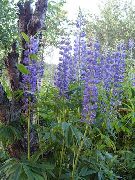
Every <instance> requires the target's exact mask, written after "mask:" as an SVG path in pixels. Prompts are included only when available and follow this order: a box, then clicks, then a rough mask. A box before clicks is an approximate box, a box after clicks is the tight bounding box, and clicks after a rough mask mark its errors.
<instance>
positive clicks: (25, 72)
mask: <svg viewBox="0 0 135 180" xmlns="http://www.w3.org/2000/svg"><path fill="white" fill-rule="evenodd" d="M17 68H18V70H19V71H20V72H21V73H23V74H29V73H30V72H29V70H28V69H27V68H26V67H25V66H24V65H23V64H18V65H17Z"/></svg>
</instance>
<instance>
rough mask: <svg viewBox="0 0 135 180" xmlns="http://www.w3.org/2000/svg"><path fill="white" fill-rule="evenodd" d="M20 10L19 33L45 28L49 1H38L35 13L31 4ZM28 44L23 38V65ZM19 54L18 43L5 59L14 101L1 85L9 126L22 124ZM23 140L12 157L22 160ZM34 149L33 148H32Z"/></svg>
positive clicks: (0, 109) (1, 113)
mask: <svg viewBox="0 0 135 180" xmlns="http://www.w3.org/2000/svg"><path fill="white" fill-rule="evenodd" d="M18 8H19V13H18V16H19V22H18V29H19V32H20V33H21V32H24V33H25V34H27V35H28V36H29V37H31V36H34V35H35V34H37V32H38V31H40V30H42V29H43V28H44V26H45V25H44V22H45V17H46V11H47V0H37V2H36V4H35V11H34V12H33V10H32V8H31V2H30V0H29V1H26V2H25V3H18ZM27 48H28V47H27V43H26V42H25V40H24V39H23V38H22V49H23V50H22V53H21V60H20V63H22V64H24V63H23V59H24V51H25V49H27ZM18 57H19V54H18V53H17V47H16V43H15V42H14V43H13V45H12V50H11V52H10V53H8V55H7V57H6V58H5V66H6V69H7V71H8V76H9V80H10V85H11V90H12V100H11V101H9V99H8V98H7V95H6V93H5V92H4V89H3V87H2V84H1V83H0V97H1V98H0V122H1V123H3V124H7V125H8V124H9V123H10V122H13V121H16V122H18V123H20V119H21V116H22V115H23V111H22V106H23V102H22V97H19V98H18V92H20V91H22V90H23V82H22V73H21V72H19V70H18V69H17V64H18ZM24 65H25V64H24ZM22 131H23V133H24V136H27V135H26V133H27V131H26V125H22ZM22 143H23V140H19V141H17V142H15V143H14V144H11V145H10V146H9V147H8V152H9V154H10V156H11V157H16V158H20V156H21V155H22V154H23V153H25V151H26V150H25V148H24V146H23V144H22ZM31 148H32V147H31Z"/></svg>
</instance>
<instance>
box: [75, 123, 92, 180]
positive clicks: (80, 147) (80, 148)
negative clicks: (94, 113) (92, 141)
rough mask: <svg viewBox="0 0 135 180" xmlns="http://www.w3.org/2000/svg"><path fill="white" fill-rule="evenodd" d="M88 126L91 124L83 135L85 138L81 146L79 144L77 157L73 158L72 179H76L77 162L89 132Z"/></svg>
mask: <svg viewBox="0 0 135 180" xmlns="http://www.w3.org/2000/svg"><path fill="white" fill-rule="evenodd" d="M88 127H89V126H88V125H86V128H85V132H84V135H83V139H82V140H81V144H80V146H79V149H78V152H77V155H76V158H75V160H73V171H72V180H74V174H75V171H76V167H77V163H78V160H79V156H80V153H81V150H82V147H83V145H84V139H85V137H86V135H87V132H88Z"/></svg>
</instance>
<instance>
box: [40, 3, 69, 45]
mask: <svg viewBox="0 0 135 180" xmlns="http://www.w3.org/2000/svg"><path fill="white" fill-rule="evenodd" d="M64 4H65V1H64V0H59V1H57V2H55V1H51V0H50V1H49V2H48V11H47V17H46V28H47V29H46V31H44V32H43V36H44V38H45V45H46V46H47V45H53V46H57V44H58V40H59V37H61V36H63V35H65V33H66V29H67V26H66V25H68V20H67V12H66V11H65V10H64V8H63V6H64Z"/></svg>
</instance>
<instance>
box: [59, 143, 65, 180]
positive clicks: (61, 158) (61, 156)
mask: <svg viewBox="0 0 135 180" xmlns="http://www.w3.org/2000/svg"><path fill="white" fill-rule="evenodd" d="M63 157H64V141H63V145H62V150H61V153H60V170H59V179H60V176H61V172H62V162H63V159H64V158H63Z"/></svg>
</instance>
